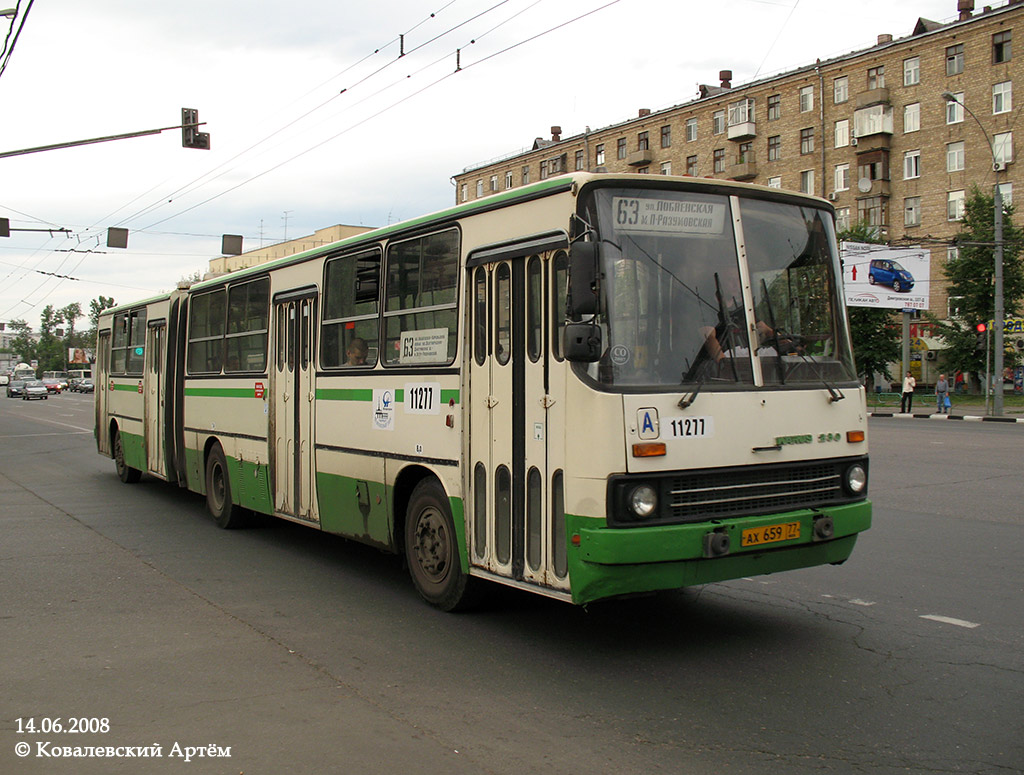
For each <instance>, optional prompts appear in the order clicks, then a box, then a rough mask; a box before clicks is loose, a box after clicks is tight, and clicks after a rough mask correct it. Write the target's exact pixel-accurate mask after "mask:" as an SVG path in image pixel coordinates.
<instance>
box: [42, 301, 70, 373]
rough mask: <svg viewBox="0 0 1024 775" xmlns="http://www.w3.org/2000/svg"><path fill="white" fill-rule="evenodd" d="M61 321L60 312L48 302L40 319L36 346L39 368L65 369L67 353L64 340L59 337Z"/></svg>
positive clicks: (44, 369) (49, 369)
mask: <svg viewBox="0 0 1024 775" xmlns="http://www.w3.org/2000/svg"><path fill="white" fill-rule="evenodd" d="M60 322H61V320H60V315H59V313H58V312H57V311H56V310H55V309H54V308H53V305H52V304H47V305H46V307H45V308H44V309H43V314H42V315H41V317H40V320H39V344H38V346H37V348H36V358H38V359H39V368H40V369H42V370H43V371H63V369H64V362H65V360H66V359H65V355H66V353H65V352H64V344H63V342H61V340H60V339H59V338H58V337H57V326H58V325H60Z"/></svg>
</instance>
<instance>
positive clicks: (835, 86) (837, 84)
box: [832, 75, 850, 105]
mask: <svg viewBox="0 0 1024 775" xmlns="http://www.w3.org/2000/svg"><path fill="white" fill-rule="evenodd" d="M832 94H833V101H834V102H835V103H836V105H838V104H839V103H841V102H846V101H847V100H848V99H850V79H849V78H847V77H846V76H845V75H844V76H842V77H841V78H836V79H835V80H834V81H833V82H832Z"/></svg>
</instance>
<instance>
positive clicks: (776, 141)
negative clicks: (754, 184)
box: [768, 135, 782, 161]
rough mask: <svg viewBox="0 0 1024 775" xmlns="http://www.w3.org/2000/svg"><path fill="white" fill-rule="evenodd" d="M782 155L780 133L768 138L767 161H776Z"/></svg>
mask: <svg viewBox="0 0 1024 775" xmlns="http://www.w3.org/2000/svg"><path fill="white" fill-rule="evenodd" d="M781 157H782V135H772V136H771V137H769V138H768V161H778V160H779V159H780V158H781Z"/></svg>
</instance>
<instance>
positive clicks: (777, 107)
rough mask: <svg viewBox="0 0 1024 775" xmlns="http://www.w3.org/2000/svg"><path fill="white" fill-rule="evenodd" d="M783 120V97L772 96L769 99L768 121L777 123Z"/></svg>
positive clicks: (778, 95) (779, 95)
mask: <svg viewBox="0 0 1024 775" xmlns="http://www.w3.org/2000/svg"><path fill="white" fill-rule="evenodd" d="M780 118H782V95H781V94H772V95H769V97H768V120H769V121H776V120H778V119H780Z"/></svg>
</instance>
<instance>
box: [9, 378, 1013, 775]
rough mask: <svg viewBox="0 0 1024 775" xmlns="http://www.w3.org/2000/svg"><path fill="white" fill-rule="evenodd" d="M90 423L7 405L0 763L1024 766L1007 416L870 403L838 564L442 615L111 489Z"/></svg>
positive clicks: (86, 413)
mask: <svg viewBox="0 0 1024 775" xmlns="http://www.w3.org/2000/svg"><path fill="white" fill-rule="evenodd" d="M91 422H92V416H91V399H90V397H88V396H78V395H74V394H67V395H63V396H59V397H54V398H52V399H50V400H49V401H39V402H22V401H4V400H0V524H2V534H0V535H2V540H0V686H2V691H0V772H2V773H13V774H15V775H22V774H27V773H33V774H34V773H47V774H50V773H69V774H70V773H74V774H75V775H77V774H78V773H94V772H95V773H108V772H123V773H129V774H134V773H150V772H153V773H165V772H166V773H175V772H189V773H239V772H243V773H247V774H249V775H252V774H255V773H282V772H288V773H324V772H343V773H371V774H375V773H402V775H414V774H416V773H438V772H448V773H502V774H504V773H510V774H511V773H517V774H521V773H534V772H544V771H548V772H556V773H582V772H587V773H616V774H617V775H618V774H620V773H660V772H664V773H686V774H687V775H690V774H694V775H701V774H702V773H709V774H710V773H716V774H717V773H780V772H781V773H821V772H835V773H883V774H887V773H908V772H910V773H950V772H957V773H959V772H964V773H993V774H994V773H1000V774H1001V775H1005V773H1010V772H1021V771H1022V768H1024V742H1022V739H1024V722H1022V718H1024V631H1022V627H1021V624H1022V618H1024V617H1022V608H1024V607H1022V605H1021V600H1022V592H1024V569H1022V567H1024V563H1022V558H1024V518H1022V516H1021V513H1020V510H1021V508H1022V504H1024V477H1021V475H1020V468H1021V466H1020V462H1019V461H1020V454H1019V449H1020V447H1021V444H1022V443H1024V426H1020V425H1015V426H1006V425H1001V424H996V423H976V424H970V423H950V422H932V421H927V420H917V421H911V420H899V419H877V420H872V421H871V423H870V443H871V449H872V460H871V476H872V478H871V485H870V489H871V495H872V499H873V500H874V502H875V504H876V510H875V524H874V527H873V528H872V530H870V531H869V532H868V533H866V534H864V536H862V538H861V540H860V543H859V545H858V547H857V549H856V551H855V552H854V555H853V557H852V558H851V560H850V561H849V562H847V563H846V564H845V565H844V566H841V567H825V568H816V569H810V570H805V571H797V572H793V573H789V574H783V575H779V576H772V577H761V578H754V579H743V580H738V581H735V582H730V583H726V584H718V585H710V586H707V587H703V588H700V589H694V590H686V591H683V592H677V593H672V594H665V595H660V596H656V597H648V598H639V599H632V600H624V601H614V602H609V603H603V604H595V605H592V606H590V607H589V608H588V609H582V608H574V607H571V606H568V605H566V604H564V603H559V602H555V601H551V600H547V599H545V598H541V597H536V596H530V595H525V594H520V593H517V592H513V591H506V590H503V591H500V593H499V594H497V595H495V598H494V600H493V601H492V602H491V604H490V605H489V606H488V607H487V608H485V609H484V610H482V611H479V612H475V613H471V614H460V615H451V614H442V613H439V612H436V611H434V610H432V609H431V608H429V607H427V606H426V605H424V604H423V603H421V602H420V600H419V598H418V596H417V595H416V593H415V591H414V590H413V588H412V586H411V584H410V582H409V581H408V579H407V577H406V575H405V572H404V570H403V569H402V567H401V565H400V563H399V562H398V561H397V560H396V559H395V558H392V557H389V556H387V555H383V554H380V553H378V552H376V551H374V550H372V549H368V548H366V547H362V546H359V545H357V544H354V543H350V542H347V541H344V540H340V539H336V538H332V537H329V536H322V535H319V534H318V533H315V532H314V531H311V530H309V529H306V528H302V527H298V526H293V525H290V524H287V523H275V524H274V525H272V526H270V527H264V528H257V529H251V530H244V531H222V530H218V529H217V528H216V527H215V526H214V525H213V523H212V522H211V521H210V520H209V519H208V518H207V517H206V515H205V511H204V505H203V501H202V499H201V498H199V497H197V496H195V495H191V494H189V493H186V492H183V491H181V490H178V489H177V488H175V487H172V486H170V485H167V484H164V483H161V482H157V481H154V480H150V479H147V478H145V477H144V478H143V481H142V482H141V483H139V484H137V485H122V484H121V483H120V482H119V481H118V480H117V478H116V476H115V474H114V467H113V463H112V462H111V461H110V460H106V459H104V458H101V457H99V456H98V455H97V454H96V453H95V446H94V444H93V439H92V434H91ZM83 718H84V719H108V720H109V721H108V722H107V724H108V726H107V728H108V730H109V731H106V732H103V731H98V732H92V731H87V732H85V733H73V732H70V731H68V728H69V726H70V725H71V724H72V722H71V720H72V719H83ZM19 719H20V721H19ZM30 719H32V720H34V722H33V723H34V724H35V727H36V731H35V732H30V731H27V730H26V728H27V726H28V724H29V720H30ZM53 719H61V728H62V729H63V731H57V730H56V729H55V724H54V721H53ZM99 723H101V722H86V724H84V725H81V724H79V725H80V726H85V727H88V728H89V729H90V730H91V729H93V728H95V727H96V725H97V724H99ZM43 725H46V727H47V730H48V731H44V730H43V729H42V726H43ZM19 744H25V745H27V746H28V749H29V755H28V756H26V757H19V755H18V751H17V750H16V747H17V746H18V745H19ZM211 745H212V746H213V748H212V749H211V748H209V747H208V746H211ZM152 746H160V756H159V757H155V756H153V755H152V754H153V753H155V751H156V749H155V748H152ZM199 747H202V748H203V750H204V754H203V755H202V756H200V755H199V754H197V753H196V752H195V749H197V748H199ZM107 749H109V750H110V751H111V752H113V754H114V758H112V759H110V758H106V757H104V758H96V757H95V756H92V757H88V758H86V757H84V756H82V757H77V756H75V754H76V753H77V754H86V753H93V754H94V753H95V750H102V751H103V752H104V753H106V752H107ZM129 749H132V751H133V752H134V753H136V754H138V753H140V752H141V751H142V750H145V751H148V752H149V753H150V756H148V757H147V756H141V757H140V756H131V757H127V756H123V754H125V753H126V751H128V750H129ZM227 749H230V750H229V751H228V750H227ZM55 751H56V752H57V753H56V755H55ZM190 751H191V755H190V756H189V758H190V760H189V761H186V758H185V757H186V755H189V753H190ZM211 751H212V752H213V753H214V754H216V757H215V758H208V755H209V754H210V753H211ZM65 752H70V754H71V756H70V757H66V756H61V754H63V753H65ZM227 753H229V754H230V755H229V756H228V755H224V754H227Z"/></svg>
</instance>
